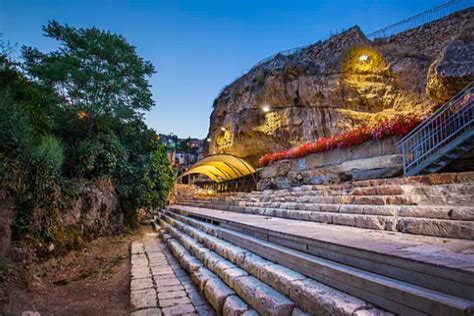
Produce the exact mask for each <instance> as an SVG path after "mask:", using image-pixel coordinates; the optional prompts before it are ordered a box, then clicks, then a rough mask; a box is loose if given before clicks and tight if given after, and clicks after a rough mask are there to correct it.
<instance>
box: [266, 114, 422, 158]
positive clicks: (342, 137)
mask: <svg viewBox="0 0 474 316" xmlns="http://www.w3.org/2000/svg"><path fill="white" fill-rule="evenodd" d="M421 121H422V118H421V117H420V116H417V115H415V114H408V115H397V116H394V117H392V118H390V119H384V120H382V121H379V122H378V123H376V124H374V125H372V126H371V127H368V126H361V127H358V128H356V129H354V130H352V131H351V132H348V133H343V134H338V135H335V136H332V137H323V138H319V139H318V140H317V141H316V142H314V143H307V144H303V145H300V146H298V147H294V148H291V149H288V150H283V151H279V152H275V153H270V154H266V155H264V156H263V157H261V158H260V160H259V166H260V167H264V166H266V165H269V164H271V163H273V162H275V161H278V160H283V159H292V158H301V157H304V156H307V155H309V154H314V153H320V152H325V151H330V150H334V149H338V148H348V147H352V146H357V145H360V144H362V143H365V142H367V141H369V140H380V139H382V138H385V137H388V136H405V135H406V134H408V133H409V132H410V131H411V130H412V129H414V128H415V127H416V126H417V125H418V124H420V123H421Z"/></svg>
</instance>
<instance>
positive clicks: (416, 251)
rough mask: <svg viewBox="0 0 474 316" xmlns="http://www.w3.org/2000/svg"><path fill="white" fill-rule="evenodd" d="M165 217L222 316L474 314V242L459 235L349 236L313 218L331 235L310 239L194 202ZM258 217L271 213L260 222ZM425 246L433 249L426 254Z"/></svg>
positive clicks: (173, 241) (176, 250)
mask: <svg viewBox="0 0 474 316" xmlns="http://www.w3.org/2000/svg"><path fill="white" fill-rule="evenodd" d="M236 216H240V217H239V218H237V217H236ZM158 217H159V222H160V225H161V226H162V227H163V228H164V231H166V234H165V235H164V240H166V242H167V243H168V246H169V248H170V249H171V251H172V252H173V254H174V255H175V256H176V258H177V259H178V261H179V262H180V263H181V265H182V266H183V268H184V269H185V270H186V271H188V272H189V273H190V274H191V278H192V279H193V281H195V283H196V284H197V285H198V287H199V288H200V289H201V290H202V291H203V292H204V294H205V296H206V298H207V299H208V300H209V302H210V303H211V305H212V306H213V307H214V308H215V309H216V311H217V312H218V314H223V315H240V314H241V313H243V314H244V315H252V314H256V313H258V314H262V315H302V314H312V315H384V314H390V313H396V314H401V315H472V314H473V308H474V278H473V276H474V267H473V266H472V264H473V262H474V256H473V255H472V250H473V247H474V245H473V243H472V242H471V241H454V240H451V241H452V244H450V245H449V246H447V248H445V249H443V247H444V246H445V243H444V242H443V240H440V238H436V237H420V236H413V235H406V234H399V233H391V234H390V235H388V236H383V235H377V236H373V235H370V238H367V237H368V236H364V235H363V233H361V232H364V231H368V230H365V229H359V228H354V227H344V229H345V230H348V232H346V234H344V235H345V236H346V237H347V238H348V239H347V240H344V239H343V238H342V237H341V236H342V235H339V236H338V235H337V234H333V235H332V236H331V234H330V233H329V232H328V231H322V230H321V229H317V227H316V226H315V225H319V226H323V225H324V224H319V223H308V224H309V225H312V227H309V228H310V229H309V231H318V232H320V233H321V235H323V236H326V238H327V239H326V240H324V239H322V238H320V239H318V238H317V237H314V236H313V238H312V239H311V240H308V238H307V236H306V238H305V236H303V235H302V234H301V233H302V231H303V230H304V228H305V227H304V226H301V223H304V222H302V221H298V220H283V219H279V218H276V219H271V220H269V219H268V218H267V217H266V216H261V215H247V214H236V213H234V212H225V211H213V210H208V209H198V208H191V207H177V206H172V207H170V208H168V209H165V210H161V211H160V212H159V213H158ZM256 218H260V219H261V220H262V221H266V223H264V224H263V225H260V226H259V227H260V230H257V229H256V227H257V221H256ZM274 220H275V221H276V222H277V223H272V222H273V221H274ZM288 222H290V224H291V223H293V224H295V225H292V226H293V227H291V226H290V225H289V224H288ZM278 223H280V225H281V226H278ZM325 226H331V227H334V226H333V225H325ZM282 227H287V228H292V229H293V231H296V232H294V233H293V234H291V233H289V230H288V229H287V230H285V229H283V228H282ZM314 228H316V229H314ZM320 228H321V227H320ZM335 231H336V232H339V231H338V230H335ZM333 233H334V231H333ZM377 233H378V234H387V233H386V232H377ZM400 235H403V237H407V236H408V237H410V238H412V239H413V238H416V240H409V239H403V238H401V237H400ZM353 236H354V237H355V236H358V237H359V238H352V237H353ZM361 236H364V238H365V240H362V239H361ZM390 236H393V237H390ZM381 237H384V238H381ZM420 238H421V240H420ZM350 239H355V240H354V241H355V244H350V243H349V242H348V240H350ZM329 240H332V241H333V243H330V242H329ZM370 241H372V242H374V243H375V244H372V245H370ZM337 242H339V243H337ZM356 244H358V246H359V249H357V246H356ZM389 244H390V245H391V246H388V245H389ZM374 245H377V246H378V249H376V248H377V247H374ZM361 246H364V247H365V248H361ZM369 246H370V247H369ZM395 246H398V248H397V247H395ZM423 246H425V248H426V246H428V248H426V249H425V251H429V250H431V252H432V253H431V254H426V256H423V253H422V252H420V250H421V249H422V247H423ZM451 248H452V249H455V251H452V249H451ZM408 249H410V250H408ZM450 249H451V250H450ZM466 249H470V250H469V251H470V252H471V254H470V255H469V252H468V254H462V252H463V251H464V250H466ZM404 252H405V253H404ZM460 253H461V254H460ZM244 311H245V313H244Z"/></svg>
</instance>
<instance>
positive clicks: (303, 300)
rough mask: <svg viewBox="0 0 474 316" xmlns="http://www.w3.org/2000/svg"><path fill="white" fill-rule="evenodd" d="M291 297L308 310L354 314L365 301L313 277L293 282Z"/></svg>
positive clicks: (323, 313)
mask: <svg viewBox="0 0 474 316" xmlns="http://www.w3.org/2000/svg"><path fill="white" fill-rule="evenodd" d="M290 298H291V299H292V300H294V301H295V303H296V304H298V306H299V307H301V308H302V309H303V310H304V311H306V312H314V311H318V313H320V314H321V315H345V316H350V315H353V313H354V312H355V311H357V310H358V309H361V308H364V307H365V305H366V304H365V302H364V301H362V300H359V299H357V298H355V297H352V296H350V295H347V294H345V293H343V292H340V291H338V290H335V289H333V288H330V287H328V286H326V285H324V284H321V283H319V282H316V281H314V280H311V279H306V280H303V281H295V282H292V283H291V290H290Z"/></svg>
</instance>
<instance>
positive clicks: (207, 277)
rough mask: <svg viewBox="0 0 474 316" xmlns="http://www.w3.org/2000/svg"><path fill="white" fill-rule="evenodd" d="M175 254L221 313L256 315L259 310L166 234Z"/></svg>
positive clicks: (169, 245) (165, 238) (164, 237)
mask: <svg viewBox="0 0 474 316" xmlns="http://www.w3.org/2000/svg"><path fill="white" fill-rule="evenodd" d="M163 240H165V241H166V243H167V244H168V247H169V248H170V250H171V252H172V253H173V255H174V256H175V257H176V259H178V261H179V262H180V264H181V266H182V267H183V268H184V269H185V270H186V271H187V272H188V273H189V274H190V275H191V278H192V280H193V282H194V283H195V284H196V285H197V286H198V287H199V289H200V290H201V291H202V292H203V293H204V295H205V297H206V299H207V300H208V301H209V303H210V304H211V305H212V307H214V309H215V310H216V311H217V312H218V314H219V315H256V314H257V312H256V311H255V310H253V309H251V308H250V307H249V306H248V305H247V304H246V303H245V302H243V301H242V300H241V299H240V298H239V297H238V296H237V294H236V293H235V292H234V291H233V290H232V289H231V288H229V287H228V286H227V285H225V284H224V282H223V281H222V280H220V278H219V277H218V276H217V275H215V274H214V273H212V272H211V271H209V270H208V269H206V268H205V267H204V266H203V264H202V263H201V262H200V261H199V260H197V259H196V258H195V257H193V256H192V255H191V254H190V253H189V252H188V251H187V250H186V249H185V248H184V247H183V246H182V245H181V244H180V243H179V242H178V241H177V240H176V239H174V238H173V237H172V236H171V235H164V236H163Z"/></svg>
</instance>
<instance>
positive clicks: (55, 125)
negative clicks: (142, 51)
mask: <svg viewBox="0 0 474 316" xmlns="http://www.w3.org/2000/svg"><path fill="white" fill-rule="evenodd" d="M43 31H44V34H45V36H47V37H50V38H52V39H55V40H57V41H58V42H59V48H58V49H57V50H56V51H52V52H48V53H43V52H40V51H39V50H38V49H36V48H32V47H22V49H21V59H20V61H13V60H12V59H11V58H10V57H9V52H10V50H11V47H10V46H8V47H5V45H2V46H3V47H2V52H0V184H1V185H2V186H4V187H5V188H6V190H7V192H8V193H9V194H10V195H11V196H13V197H14V198H15V201H16V206H17V212H16V217H15V219H14V222H13V224H12V238H13V239H15V240H20V241H21V240H29V241H33V242H34V243H36V244H38V245H49V244H51V243H54V244H55V246H56V248H58V245H59V248H63V249H65V248H68V247H69V248H77V247H80V245H81V240H80V238H79V237H78V232H77V231H76V230H74V229H70V228H64V227H62V226H61V216H62V214H63V213H64V212H65V211H66V209H67V207H68V201H67V199H68V197H69V198H70V197H71V196H75V195H77V192H72V191H74V189H71V188H74V185H72V184H74V183H83V182H84V181H92V182H93V181H98V180H100V179H104V178H106V179H109V180H110V181H111V182H112V183H113V186H114V188H115V192H116V194H117V196H118V202H119V210H118V211H119V212H121V213H123V215H124V216H123V217H124V219H125V223H124V225H126V226H128V227H134V226H136V218H137V210H138V209H141V208H145V209H153V208H156V207H157V206H160V205H162V204H164V203H165V202H166V199H167V196H168V194H169V192H170V189H171V187H172V184H173V182H174V177H175V170H174V169H173V167H172V165H171V164H170V163H169V161H168V159H167V155H166V151H165V149H164V148H163V147H162V146H161V145H160V144H159V143H158V141H157V134H156V132H155V131H154V130H152V129H150V128H148V127H147V126H146V124H145V123H144V121H143V112H144V111H147V110H150V109H151V107H152V106H154V101H153V99H152V94H151V91H150V84H149V81H148V80H149V78H150V76H151V75H152V74H153V73H155V69H154V67H153V65H152V64H151V63H150V62H148V61H145V60H143V59H142V58H141V57H139V56H138V55H137V53H136V50H135V47H133V46H131V45H130V44H128V43H127V41H126V40H125V39H124V38H123V37H121V36H119V35H115V34H112V33H110V32H105V31H101V30H98V29H96V28H88V29H76V28H73V27H70V26H68V25H61V24H59V23H58V22H56V21H51V22H49V23H48V24H47V25H46V26H44V27H43Z"/></svg>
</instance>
